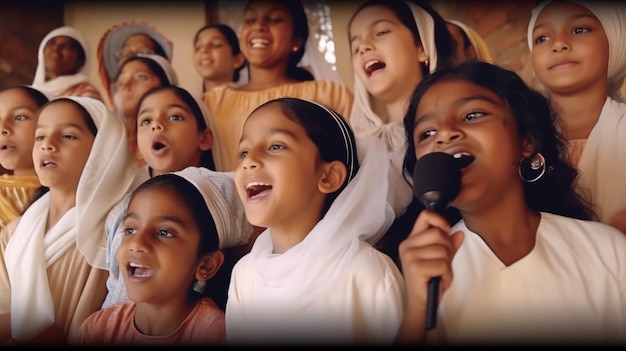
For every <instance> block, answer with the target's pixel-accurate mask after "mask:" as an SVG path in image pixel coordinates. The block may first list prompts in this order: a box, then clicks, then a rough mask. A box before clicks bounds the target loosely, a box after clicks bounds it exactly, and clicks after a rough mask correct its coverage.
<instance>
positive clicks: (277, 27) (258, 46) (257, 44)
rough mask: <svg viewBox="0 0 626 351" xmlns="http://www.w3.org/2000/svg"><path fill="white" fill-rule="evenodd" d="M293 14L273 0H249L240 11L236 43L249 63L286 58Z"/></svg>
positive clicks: (269, 62)
mask: <svg viewBox="0 0 626 351" xmlns="http://www.w3.org/2000/svg"><path fill="white" fill-rule="evenodd" d="M301 44H302V43H299V42H296V41H295V40H294V39H293V17H292V16H291V13H289V11H287V9H285V7H284V6H282V5H281V4H279V3H277V2H274V1H255V0H253V1H251V2H250V3H249V4H248V5H247V7H246V12H245V13H244V19H243V26H242V28H241V35H240V36H239V46H240V47H241V51H242V52H243V55H244V57H245V58H246V60H248V62H249V64H250V65H251V66H257V67H264V66H268V65H275V64H276V63H277V62H278V63H280V62H287V58H288V57H289V55H290V54H291V52H292V49H293V47H294V45H301Z"/></svg>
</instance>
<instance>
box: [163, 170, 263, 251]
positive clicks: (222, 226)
mask: <svg viewBox="0 0 626 351" xmlns="http://www.w3.org/2000/svg"><path fill="white" fill-rule="evenodd" d="M174 174H176V175H178V176H180V177H182V178H184V179H185V180H187V181H188V182H189V183H191V184H192V185H193V186H195V187H196V189H198V191H199V192H200V194H202V197H203V198H204V201H205V202H206V205H207V208H208V209H209V212H210V213H211V217H213V221H214V222H215V227H216V229H217V235H218V237H219V248H220V250H222V249H227V248H230V247H234V246H239V245H242V244H245V243H247V242H248V240H249V239H250V235H251V234H252V225H251V224H250V223H249V222H248V220H247V218H246V213H245V211H244V207H243V203H242V202H241V199H240V198H239V195H238V194H237V190H236V189H235V182H234V179H233V172H215V171H211V170H209V169H207V168H204V167H187V168H185V169H183V170H182V171H179V172H174Z"/></svg>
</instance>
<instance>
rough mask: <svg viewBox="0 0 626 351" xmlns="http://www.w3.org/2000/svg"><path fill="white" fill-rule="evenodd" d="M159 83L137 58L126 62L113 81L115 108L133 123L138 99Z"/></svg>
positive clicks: (155, 76)
mask: <svg viewBox="0 0 626 351" xmlns="http://www.w3.org/2000/svg"><path fill="white" fill-rule="evenodd" d="M160 85H161V81H160V80H159V77H158V76H157V75H156V74H155V73H154V72H153V71H152V70H151V69H150V68H149V67H148V66H146V65H145V64H144V63H143V62H141V61H138V60H134V61H130V62H128V63H127V64H125V65H124V67H122V71H121V72H120V75H119V77H118V79H117V81H116V82H115V94H114V95H113V101H114V104H115V109H116V110H117V111H119V112H120V113H121V114H122V115H123V117H124V119H130V120H132V121H133V124H135V117H136V116H137V108H138V106H137V104H138V103H139V99H140V98H141V96H142V95H143V94H144V93H145V92H147V91H148V90H150V89H152V88H156V87H158V86H160ZM133 127H134V125H133ZM131 131H134V129H132V130H131Z"/></svg>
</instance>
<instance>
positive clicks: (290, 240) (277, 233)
mask: <svg viewBox="0 0 626 351" xmlns="http://www.w3.org/2000/svg"><path fill="white" fill-rule="evenodd" d="M305 217H306V218H305ZM321 218H322V215H321V214H317V215H315V216H313V215H311V216H309V215H307V216H300V218H297V219H296V220H295V221H294V220H292V221H290V222H289V223H282V224H279V225H272V226H271V227H270V233H271V235H272V245H273V253H277V254H282V253H285V252H286V251H287V250H289V249H291V248H292V247H294V246H296V245H298V244H299V243H300V242H302V240H304V239H305V238H306V237H307V235H309V233H310V232H311V230H313V227H315V226H316V225H317V223H318V222H319V221H320V220H321Z"/></svg>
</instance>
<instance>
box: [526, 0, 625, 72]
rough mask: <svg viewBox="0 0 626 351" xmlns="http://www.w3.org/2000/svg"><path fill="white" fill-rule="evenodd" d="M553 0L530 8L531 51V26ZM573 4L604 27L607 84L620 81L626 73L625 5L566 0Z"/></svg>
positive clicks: (529, 32) (530, 43)
mask: <svg viewBox="0 0 626 351" xmlns="http://www.w3.org/2000/svg"><path fill="white" fill-rule="evenodd" d="M552 2H553V0H548V1H544V2H542V3H541V4H539V5H538V6H537V7H535V8H534V9H533V10H532V14H531V17H530V21H529V23H528V30H527V40H528V48H529V49H530V51H531V52H532V51H533V28H534V27H535V23H536V22H537V18H538V17H539V14H541V11H543V9H544V8H545V7H546V6H548V5H549V4H550V3H552ZM568 2H571V3H573V4H577V5H580V6H582V7H584V8H586V9H588V10H589V11H591V13H593V14H594V15H595V16H596V18H598V21H600V23H601V24H602V27H603V28H604V33H605V34H606V38H607V39H608V41H609V67H608V73H607V76H608V82H609V84H611V83H614V82H618V81H621V80H622V79H623V78H624V76H625V75H626V45H624V38H626V6H624V4H623V3H621V2H606V1H578V0H568Z"/></svg>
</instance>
